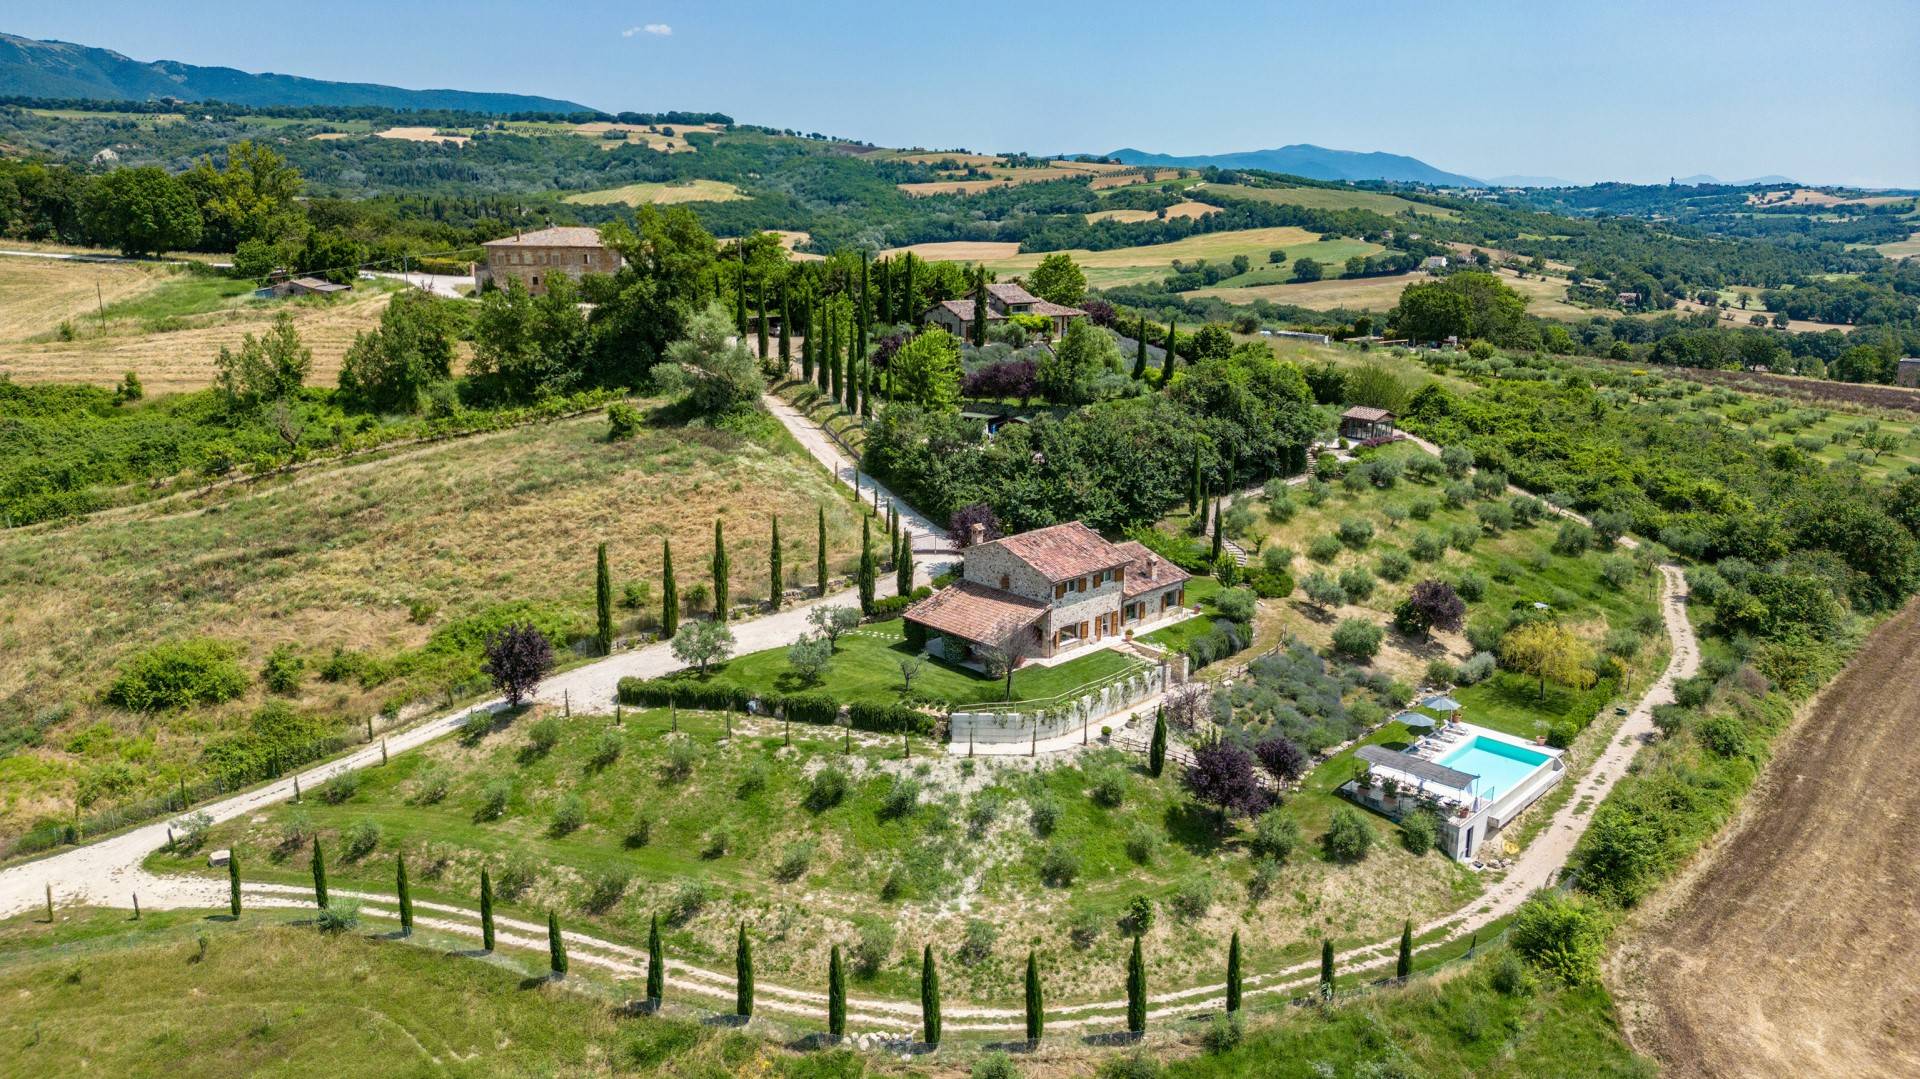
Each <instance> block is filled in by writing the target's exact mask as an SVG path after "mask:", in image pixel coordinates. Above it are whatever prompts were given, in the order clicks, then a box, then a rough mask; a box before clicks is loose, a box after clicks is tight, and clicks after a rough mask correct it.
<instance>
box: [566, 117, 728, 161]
mask: <svg viewBox="0 0 1920 1079" xmlns="http://www.w3.org/2000/svg"><path fill="white" fill-rule="evenodd" d="M669 129H671V130H672V131H673V134H671V135H669V134H667V133H666V132H667V130H669ZM567 130H569V131H571V132H572V133H573V134H575V135H584V136H586V137H588V138H594V139H600V140H602V141H601V144H600V148H601V149H603V150H611V149H613V148H614V147H616V146H620V145H622V144H623V143H628V144H632V145H636V146H645V147H647V148H648V149H652V150H659V151H660V152H662V153H668V154H683V153H692V152H693V151H694V149H695V147H694V145H693V143H691V142H688V141H687V132H689V131H698V132H703V133H706V134H718V133H719V132H720V131H721V130H722V128H721V127H720V126H719V125H718V124H693V125H689V126H686V127H677V126H675V125H672V124H664V125H662V124H615V123H606V122H600V121H596V122H594V123H590V124H575V125H574V126H573V127H571V128H568V129H567ZM609 131H618V132H621V133H622V134H624V135H625V136H626V138H625V139H624V140H623V139H609V138H606V133H607V132H609Z"/></svg>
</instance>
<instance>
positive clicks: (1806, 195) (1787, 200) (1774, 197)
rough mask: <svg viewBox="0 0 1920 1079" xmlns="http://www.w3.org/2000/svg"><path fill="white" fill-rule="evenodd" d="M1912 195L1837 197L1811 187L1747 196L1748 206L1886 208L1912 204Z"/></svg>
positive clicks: (1831, 193)
mask: <svg viewBox="0 0 1920 1079" xmlns="http://www.w3.org/2000/svg"><path fill="white" fill-rule="evenodd" d="M1913 201H1914V198H1913V196H1912V195H1837V194H1834V193H1833V192H1831V191H1820V190H1816V189H1814V188H1811V187H1802V188H1796V189H1795V190H1793V191H1790V192H1789V191H1761V192H1756V193H1754V194H1751V195H1748V196H1747V204H1748V205H1750V206H1886V205H1890V204H1892V203H1896V202H1908V203H1910V202H1913Z"/></svg>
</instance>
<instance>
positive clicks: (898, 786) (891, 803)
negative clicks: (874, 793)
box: [879, 776, 920, 820]
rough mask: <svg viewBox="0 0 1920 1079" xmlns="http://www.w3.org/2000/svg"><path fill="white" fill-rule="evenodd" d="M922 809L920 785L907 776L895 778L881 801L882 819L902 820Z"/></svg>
mask: <svg viewBox="0 0 1920 1079" xmlns="http://www.w3.org/2000/svg"><path fill="white" fill-rule="evenodd" d="M919 808H920V784H919V782H918V781H917V780H913V779H909V778H908V777H906V776H894V777H893V783H892V785H891V786H889V787H888V788H887V793H886V794H885V795H884V796H882V797H881V799H880V810H879V812H880V819H881V820H900V819H901V818H904V817H910V816H912V815H913V811H914V810H916V809H919Z"/></svg>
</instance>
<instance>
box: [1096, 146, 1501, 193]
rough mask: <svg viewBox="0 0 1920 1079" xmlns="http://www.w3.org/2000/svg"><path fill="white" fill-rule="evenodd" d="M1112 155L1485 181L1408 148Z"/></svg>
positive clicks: (1402, 178)
mask: <svg viewBox="0 0 1920 1079" xmlns="http://www.w3.org/2000/svg"><path fill="white" fill-rule="evenodd" d="M1112 156H1113V157H1114V158H1115V159H1117V160H1119V161H1123V162H1125V163H1126V164H1129V165H1166V166H1176V165H1179V166H1185V167H1187V168H1206V167H1207V166H1209V165H1211V166H1214V167H1216V168H1222V169H1265V170H1266V171H1268V172H1282V173H1286V174H1287V175H1289V176H1304V177H1306V178H1307V179H1309V180H1395V181H1399V182H1401V183H1419V184H1440V185H1444V186H1449V187H1485V186H1486V184H1485V183H1484V182H1482V181H1480V180H1476V179H1474V178H1473V177H1471V176H1463V175H1461V174H1459V173H1457V172H1447V171H1446V170H1444V169H1437V168H1434V167H1433V166H1432V165H1429V164H1427V163H1426V162H1424V161H1421V160H1420V159H1419V158H1414V157H1407V156H1405V155H1404V154H1388V153H1379V152H1374V153H1361V152H1358V151H1354V150H1329V149H1327V148H1326V147H1324V146H1314V145H1311V144H1309V143H1297V144H1295V145H1293V146H1282V147H1279V148H1277V149H1273V150H1244V151H1240V152H1237V153H1228V154H1190V155H1185V156H1182V155H1177V154H1153V153H1148V152H1146V151H1145V150H1135V149H1132V148H1128V149H1124V150H1115V151H1114V152H1113V154H1112Z"/></svg>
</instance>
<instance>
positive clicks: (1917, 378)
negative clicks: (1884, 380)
mask: <svg viewBox="0 0 1920 1079" xmlns="http://www.w3.org/2000/svg"><path fill="white" fill-rule="evenodd" d="M1893 384H1894V385H1896V386H1920V359H1916V358H1915V357H1912V356H1903V357H1901V359H1900V363H1899V365H1898V366H1896V367H1895V368H1894V373H1893Z"/></svg>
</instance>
